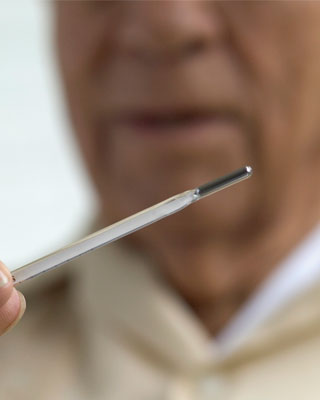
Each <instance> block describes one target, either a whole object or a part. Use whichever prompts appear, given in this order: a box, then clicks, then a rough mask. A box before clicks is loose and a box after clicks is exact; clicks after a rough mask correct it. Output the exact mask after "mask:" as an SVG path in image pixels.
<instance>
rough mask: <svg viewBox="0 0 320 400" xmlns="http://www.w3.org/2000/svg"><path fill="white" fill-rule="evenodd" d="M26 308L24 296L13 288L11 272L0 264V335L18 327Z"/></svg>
mask: <svg viewBox="0 0 320 400" xmlns="http://www.w3.org/2000/svg"><path fill="white" fill-rule="evenodd" d="M25 308H26V306H25V300H24V297H23V295H22V294H21V293H20V292H18V291H17V290H16V289H15V288H14V287H13V282H12V277H11V274H10V271H9V270H8V269H7V268H6V267H5V265H4V264H3V263H1V262H0V335H3V334H4V333H6V332H7V331H8V330H9V329H11V328H12V327H13V326H15V325H16V323H17V322H18V321H19V320H20V319H21V317H22V315H23V313H24V310H25Z"/></svg>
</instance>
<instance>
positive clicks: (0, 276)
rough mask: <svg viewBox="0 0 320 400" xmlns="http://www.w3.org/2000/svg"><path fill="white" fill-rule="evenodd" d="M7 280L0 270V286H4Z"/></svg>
mask: <svg viewBox="0 0 320 400" xmlns="http://www.w3.org/2000/svg"><path fill="white" fill-rule="evenodd" d="M8 282H9V278H8V277H7V275H6V274H5V273H4V272H2V271H1V270H0V288H1V287H3V286H6V285H7V284H8Z"/></svg>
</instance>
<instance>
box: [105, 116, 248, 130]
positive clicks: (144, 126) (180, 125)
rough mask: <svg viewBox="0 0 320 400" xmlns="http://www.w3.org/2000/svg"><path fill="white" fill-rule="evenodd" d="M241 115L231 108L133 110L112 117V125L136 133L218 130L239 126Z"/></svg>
mask: <svg viewBox="0 0 320 400" xmlns="http://www.w3.org/2000/svg"><path fill="white" fill-rule="evenodd" d="M240 122H241V116H240V115H239V113H237V112H236V111H234V110H215V111H198V110H188V111H178V112H174V111H172V112H157V113H155V112H136V113H131V114H130V113H129V114H125V115H122V116H118V117H117V118H114V119H113V121H112V125H113V126H114V127H115V128H118V129H119V128H120V129H124V130H125V131H126V132H131V133H132V134H137V135H149V136H150V135H151V136H162V135H163V136H168V135H188V134H197V133H198V134H199V133H200V132H201V131H203V130H208V129H209V130H211V131H212V133H214V131H218V130H219V131H221V129H223V130H225V129H226V128H227V127H231V126H235V125H238V126H239V123H240Z"/></svg>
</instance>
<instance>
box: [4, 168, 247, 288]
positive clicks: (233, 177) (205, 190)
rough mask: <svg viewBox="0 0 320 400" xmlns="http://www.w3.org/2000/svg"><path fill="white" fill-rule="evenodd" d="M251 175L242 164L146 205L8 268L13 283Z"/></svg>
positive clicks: (135, 229) (116, 238) (92, 248)
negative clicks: (36, 258) (218, 175)
mask: <svg viewBox="0 0 320 400" xmlns="http://www.w3.org/2000/svg"><path fill="white" fill-rule="evenodd" d="M251 175H252V168H251V167H244V168H241V169H239V170H236V171H234V172H232V173H231V174H228V175H225V176H222V177H221V178H218V179H216V180H214V181H211V182H209V183H206V184H204V185H201V186H199V187H198V188H195V189H191V190H187V191H186V192H183V193H180V194H177V195H176V196H173V197H170V198H169V199H167V200H164V201H162V202H161V203H158V204H156V205H154V206H152V207H149V208H146V209H145V210H143V211H140V212H139V213H137V214H134V215H132V216H130V217H128V218H125V219H123V220H121V221H119V222H116V223H115V224H112V225H110V226H108V227H106V228H104V229H101V230H99V231H97V232H95V233H92V234H91V235H89V236H86V237H85V238H83V239H81V240H78V241H77V242H74V243H72V244H69V245H68V246H65V247H63V248H62V249H60V250H57V251H55V252H54V253H51V254H49V255H47V256H45V257H42V258H39V259H38V260H35V261H33V262H31V263H29V264H26V265H24V266H22V267H20V268H17V269H15V270H13V271H11V274H12V278H13V281H14V283H15V285H16V284H18V283H20V282H23V281H25V280H27V279H30V278H33V277H35V276H37V275H40V274H42V273H43V272H46V271H49V270H51V269H53V268H57V267H59V266H60V265H63V264H65V263H67V262H69V261H71V260H73V259H74V258H76V257H79V256H81V255H83V254H85V253H88V252H89V251H92V250H95V249H97V248H99V247H101V246H104V245H106V244H108V243H111V242H114V241H115V240H118V239H120V238H122V237H124V236H126V235H129V234H130V233H133V232H135V231H137V230H139V229H141V228H143V227H145V226H148V225H150V224H152V223H154V222H156V221H159V220H160V219H162V218H165V217H167V216H169V215H171V214H174V213H176V212H178V211H180V210H182V209H183V208H185V207H187V206H189V205H190V204H192V203H194V202H196V201H198V200H200V199H202V198H204V197H206V196H208V195H210V194H212V193H216V192H218V191H220V190H222V189H224V188H226V187H228V186H231V185H233V184H235V183H237V182H240V181H242V180H244V179H246V178H249V177H250V176H251Z"/></svg>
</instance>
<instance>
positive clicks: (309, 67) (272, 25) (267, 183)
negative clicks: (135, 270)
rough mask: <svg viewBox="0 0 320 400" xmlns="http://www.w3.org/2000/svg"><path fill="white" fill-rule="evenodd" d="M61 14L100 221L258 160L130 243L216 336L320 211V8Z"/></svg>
mask: <svg viewBox="0 0 320 400" xmlns="http://www.w3.org/2000/svg"><path fill="white" fill-rule="evenodd" d="M56 18H57V25H56V27H57V28H56V29H57V44H58V52H59V57H60V63H61V69H62V75H63V79H64V83H65V88H66V95H67V100H68V103H69V107H70V112H71V118H72V121H73V124H74V128H75V133H76V136H77V139H78V142H79V145H80V148H81V151H82V153H83V156H84V159H85V162H86V164H87V167H88V169H89V171H90V174H91V176H92V179H93V182H94V184H95V186H96V189H97V193H98V196H99V200H100V204H101V215H102V217H101V218H102V221H101V222H102V224H107V223H110V222H113V221H115V220H119V219H121V218H123V217H125V216H128V215H130V214H132V213H134V212H136V211H139V210H141V209H143V208H145V207H147V206H149V205H152V204H154V203H156V202H158V201H161V200H163V199H164V198H166V197H168V196H170V195H173V194H176V193H178V192H181V191H184V190H186V189H190V188H192V187H195V186H198V185H199V184H202V183H204V182H206V181H208V180H211V179H213V178H214V177H218V176H219V175H221V174H223V173H227V172H230V171H231V170H233V169H235V168H238V167H241V166H243V165H246V164H249V165H252V167H253V168H254V177H253V178H252V179H250V180H248V181H246V182H244V183H241V184H239V185H237V186H236V187H233V188H230V189H228V190H225V191H224V192H221V193H219V194H217V195H215V196H213V197H211V198H208V199H206V200H203V201H202V202H201V203H197V204H195V205H193V206H192V207H189V208H188V209H186V210H185V211H184V212H181V213H179V214H177V215H175V216H173V217H170V218H168V219H166V220H164V221H162V222H159V223H157V224H154V225H153V226H151V227H149V228H147V229H144V230H142V231H140V232H139V233H137V234H135V235H133V236H131V237H130V241H131V243H132V244H133V245H135V246H137V247H139V248H142V249H143V251H145V252H146V253H148V254H150V255H152V257H153V258H155V259H156V260H157V262H158V265H159V269H160V271H161V272H162V273H163V275H164V277H165V278H166V279H167V280H168V282H169V283H170V284H171V285H172V286H173V287H174V288H175V289H176V290H177V291H178V292H179V293H180V294H181V295H182V296H183V298H184V299H185V300H186V302H188V303H189V304H190V305H191V306H192V307H193V309H194V310H195V312H196V313H197V315H198V316H199V318H200V319H201V320H202V321H203V323H204V324H205V325H206V326H207V328H208V330H209V331H210V332H212V333H215V332H216V331H218V330H219V329H221V327H222V326H223V325H224V324H225V323H226V321H227V320H228V319H229V318H230V316H231V315H232V314H233V313H234V312H235V311H236V310H237V308H238V307H239V305H240V304H241V303H242V302H243V301H244V300H245V299H246V298H247V297H248V296H249V294H250V293H251V292H252V291H253V290H254V289H255V288H256V286H257V285H258V284H259V283H260V282H261V281H262V280H263V279H264V278H265V277H266V276H267V274H269V273H270V271H271V270H272V269H273V268H275V266H276V264H277V262H278V261H279V260H280V259H281V258H282V257H284V256H285V255H286V254H287V253H288V251H290V249H292V247H293V246H294V245H295V244H296V243H297V242H298V241H299V240H300V239H301V238H302V237H303V235H304V234H305V233H306V232H307V231H308V230H310V229H311V228H312V226H313V225H314V224H315V221H316V220H317V219H318V217H319V204H320V203H319V189H318V186H319V185H318V184H316V182H318V178H319V171H320V169H319V126H320V124H319V122H320V121H319V115H320V113H319V105H320V98H319V97H320V74H319V71H320V3H318V2H294V1H290V2H289V1H286V2H280V1H279V2H271V1H270V2H269V1H259V2H258V1H256V2H252V1H248V2H246V1H223V2H219V1H214V2H213V1H183V0H182V1H149V2H148V1H114V2H112V1H108V2H103V1H102V2H101V1H81V2H78V1H76V2H69V1H66V2H63V1H62V2H56ZM128 240H129V239H128Z"/></svg>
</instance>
